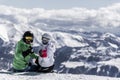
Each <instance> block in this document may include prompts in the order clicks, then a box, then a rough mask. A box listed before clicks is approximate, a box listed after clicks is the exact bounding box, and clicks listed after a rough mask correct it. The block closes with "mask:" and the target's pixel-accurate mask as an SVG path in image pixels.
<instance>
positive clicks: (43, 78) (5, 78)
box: [0, 73, 120, 80]
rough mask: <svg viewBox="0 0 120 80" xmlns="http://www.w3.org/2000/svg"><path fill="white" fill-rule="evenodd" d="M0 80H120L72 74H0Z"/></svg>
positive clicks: (118, 79) (117, 79)
mask: <svg viewBox="0 0 120 80" xmlns="http://www.w3.org/2000/svg"><path fill="white" fill-rule="evenodd" d="M0 80H120V78H111V77H104V76H95V75H83V74H80V75H73V74H57V73H46V74H43V73H42V74H40V73H38V74H31V73H30V74H4V73H3V74H0Z"/></svg>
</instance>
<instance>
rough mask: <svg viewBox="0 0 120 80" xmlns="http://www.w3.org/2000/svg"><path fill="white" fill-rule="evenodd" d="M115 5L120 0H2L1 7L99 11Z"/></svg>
mask: <svg viewBox="0 0 120 80" xmlns="http://www.w3.org/2000/svg"><path fill="white" fill-rule="evenodd" d="M114 3H120V0H0V5H8V6H13V7H18V8H44V9H66V8H73V7H82V8H83V7H84V8H88V9H98V8H101V7H106V6H109V5H111V4H114Z"/></svg>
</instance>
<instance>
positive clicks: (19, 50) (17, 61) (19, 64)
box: [13, 31, 38, 72]
mask: <svg viewBox="0 0 120 80" xmlns="http://www.w3.org/2000/svg"><path fill="white" fill-rule="evenodd" d="M33 38H34V36H33V33H31V32H30V31H26V32H25V33H24V35H23V38H22V39H21V40H20V41H18V43H17V45H16V48H15V54H14V59H13V71H14V72H23V71H28V70H29V69H28V65H29V61H30V59H31V58H36V59H37V58H38V56H37V55H35V53H34V52H33V49H32V45H31V43H32V42H33Z"/></svg>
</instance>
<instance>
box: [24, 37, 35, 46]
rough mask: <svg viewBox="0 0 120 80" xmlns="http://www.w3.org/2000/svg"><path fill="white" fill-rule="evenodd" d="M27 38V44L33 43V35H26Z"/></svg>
mask: <svg viewBox="0 0 120 80" xmlns="http://www.w3.org/2000/svg"><path fill="white" fill-rule="evenodd" d="M25 40H26V43H27V44H31V43H32V42H33V37H31V36H26V37H25Z"/></svg>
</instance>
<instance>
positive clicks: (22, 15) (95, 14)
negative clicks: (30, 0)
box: [0, 4, 120, 77]
mask: <svg viewBox="0 0 120 80" xmlns="http://www.w3.org/2000/svg"><path fill="white" fill-rule="evenodd" d="M119 5H120V4H116V5H113V6H112V7H107V8H101V9H99V10H98V11H97V10H87V9H81V8H74V9H68V10H58V11H57V10H48V11H47V10H44V9H30V10H28V9H18V8H13V7H7V6H0V69H1V70H2V69H8V68H10V67H11V63H12V59H13V55H14V49H15V45H16V43H17V41H19V40H20V39H21V37H22V35H23V33H24V32H25V31H28V30H30V31H32V32H33V33H34V36H35V39H34V42H33V46H34V51H35V52H36V53H37V52H38V47H39V46H40V44H41V35H42V34H43V33H45V32H47V33H49V34H50V35H52V37H53V40H54V41H55V42H56V47H57V50H56V53H55V59H56V62H55V64H56V65H55V70H57V72H58V73H65V74H67V73H70V74H90V75H100V76H111V77H120V65H119V61H120V59H119V57H120V35H119V33H118V31H119V30H120V27H119V23H118V22H119V19H118V18H119V15H120V12H119ZM116 6H117V7H116ZM106 10H107V11H108V12H111V13H108V12H106ZM81 11H82V12H81ZM83 13H84V15H83ZM113 13H117V15H112V14H113ZM80 14H81V15H82V16H80ZM85 14H86V15H85ZM108 14H109V15H108ZM75 15H76V16H75ZM111 15H112V17H111V18H110V16H111ZM101 16H104V17H101ZM116 17H118V18H116ZM109 18H110V19H109ZM81 19H83V20H82V21H81ZM102 20H105V21H102ZM112 20H113V21H112ZM115 23H116V25H115ZM83 26H84V27H83ZM112 26H113V27H112ZM92 29H93V30H92ZM115 30H116V31H115ZM68 76H69V75H68Z"/></svg>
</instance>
